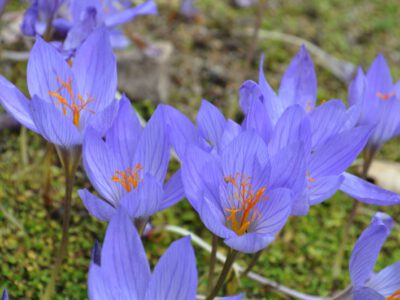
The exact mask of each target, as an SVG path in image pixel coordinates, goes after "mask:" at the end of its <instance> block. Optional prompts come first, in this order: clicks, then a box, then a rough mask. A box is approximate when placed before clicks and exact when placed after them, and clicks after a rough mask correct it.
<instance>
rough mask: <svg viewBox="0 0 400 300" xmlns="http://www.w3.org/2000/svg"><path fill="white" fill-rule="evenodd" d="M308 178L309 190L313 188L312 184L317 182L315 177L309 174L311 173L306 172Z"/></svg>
mask: <svg viewBox="0 0 400 300" xmlns="http://www.w3.org/2000/svg"><path fill="white" fill-rule="evenodd" d="M306 177H307V180H308V181H309V182H308V183H307V187H308V188H311V187H312V185H311V184H312V183H313V182H315V178H313V177H311V176H310V172H309V171H307V172H306Z"/></svg>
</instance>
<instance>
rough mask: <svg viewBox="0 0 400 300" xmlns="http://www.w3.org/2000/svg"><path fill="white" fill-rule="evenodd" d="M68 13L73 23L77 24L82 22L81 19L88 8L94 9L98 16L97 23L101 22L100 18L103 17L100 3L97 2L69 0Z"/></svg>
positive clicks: (91, 0)
mask: <svg viewBox="0 0 400 300" xmlns="http://www.w3.org/2000/svg"><path fill="white" fill-rule="evenodd" d="M70 1H71V4H70V12H71V15H72V18H73V20H74V23H77V22H79V21H81V20H82V17H83V16H84V14H85V11H86V9H87V8H89V7H93V8H95V9H96V11H97V13H98V14H99V16H98V18H99V22H101V18H102V17H103V9H102V5H101V2H100V1H98V0H85V1H82V0H70Z"/></svg>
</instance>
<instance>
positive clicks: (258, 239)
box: [224, 232, 275, 253]
mask: <svg viewBox="0 0 400 300" xmlns="http://www.w3.org/2000/svg"><path fill="white" fill-rule="evenodd" d="M274 240H275V236H273V235H268V234H267V235H264V234H260V233H256V232H250V233H246V234H244V235H239V236H234V237H231V238H227V239H225V240H224V243H225V244H226V245H228V246H229V247H231V248H232V249H234V250H236V251H239V252H242V253H256V252H258V251H260V250H262V249H264V248H266V247H267V246H268V245H269V244H271V243H272V242H273V241H274Z"/></svg>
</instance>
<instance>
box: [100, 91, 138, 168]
mask: <svg viewBox="0 0 400 300" xmlns="http://www.w3.org/2000/svg"><path fill="white" fill-rule="evenodd" d="M141 133H142V126H141V125H140V121H139V119H138V117H137V114H136V112H135V111H134V109H133V108H132V105H131V103H130V102H129V100H128V98H126V97H125V96H122V99H121V100H120V104H119V109H118V114H117V117H116V118H115V121H114V122H113V125H112V127H111V128H110V129H109V130H108V131H107V134H106V143H107V144H108V145H109V146H110V148H111V151H112V152H113V153H115V154H116V155H117V156H119V157H120V159H121V162H122V163H123V165H125V166H129V165H130V164H131V163H132V158H133V156H134V155H135V150H136V147H137V144H138V141H139V140H140V136H141Z"/></svg>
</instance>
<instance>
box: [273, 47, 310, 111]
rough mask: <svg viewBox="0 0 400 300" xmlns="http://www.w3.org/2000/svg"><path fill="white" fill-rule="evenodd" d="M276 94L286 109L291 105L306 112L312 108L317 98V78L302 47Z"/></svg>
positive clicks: (305, 50) (304, 48)
mask: <svg viewBox="0 0 400 300" xmlns="http://www.w3.org/2000/svg"><path fill="white" fill-rule="evenodd" d="M278 94H279V98H280V99H281V100H282V101H283V103H285V106H286V107H288V106H290V105H293V104H299V105H301V106H302V107H303V108H304V109H306V110H310V109H312V108H313V107H314V105H315V99H316V98H317V77H316V75H315V70H314V64H313V62H312V60H311V57H310V55H309V54H308V52H307V49H306V47H304V45H303V46H301V48H300V51H299V53H298V54H297V55H296V56H295V57H294V58H293V60H292V62H291V63H290V65H289V66H288V68H287V69H286V72H285V74H284V75H283V77H282V81H281V85H280V87H279V93H278Z"/></svg>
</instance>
